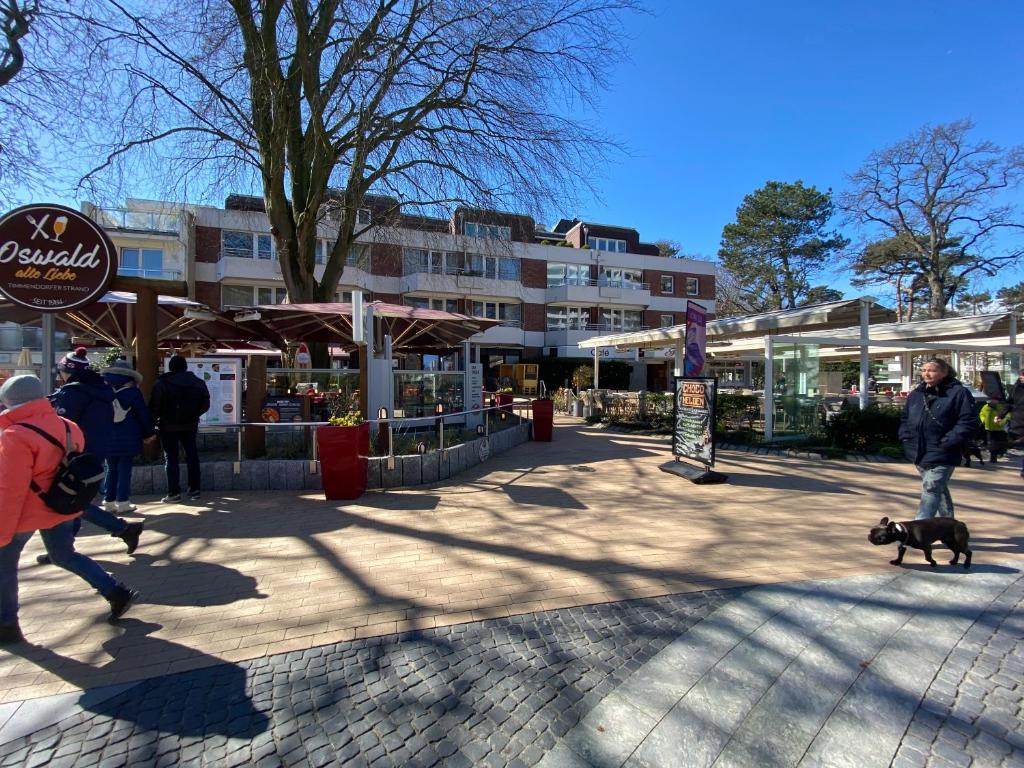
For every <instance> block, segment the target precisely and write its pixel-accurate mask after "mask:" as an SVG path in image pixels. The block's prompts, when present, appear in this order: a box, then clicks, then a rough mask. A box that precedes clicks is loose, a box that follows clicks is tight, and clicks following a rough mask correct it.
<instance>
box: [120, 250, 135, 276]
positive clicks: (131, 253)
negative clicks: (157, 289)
mask: <svg viewBox="0 0 1024 768" xmlns="http://www.w3.org/2000/svg"><path fill="white" fill-rule="evenodd" d="M138 271H139V249H138V248H122V249H121V268H120V269H119V270H118V274H121V275H135V274H138Z"/></svg>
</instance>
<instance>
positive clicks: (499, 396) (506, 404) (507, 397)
mask: <svg viewBox="0 0 1024 768" xmlns="http://www.w3.org/2000/svg"><path fill="white" fill-rule="evenodd" d="M495 394H496V398H495V399H496V400H497V402H498V405H500V406H501V407H502V408H503V409H505V410H506V411H511V410H512V387H501V388H499V389H498V391H497V392H496V393H495Z"/></svg>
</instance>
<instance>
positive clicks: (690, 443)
mask: <svg viewBox="0 0 1024 768" xmlns="http://www.w3.org/2000/svg"><path fill="white" fill-rule="evenodd" d="M717 397H718V380H717V379H715V378H710V377H696V376H690V377H687V376H680V377H677V378H676V380H675V397H674V407H673V409H672V455H673V460H672V461H669V462H666V463H665V464H662V465H661V466H660V469H661V470H662V471H663V472H671V473H672V474H675V475H679V476H680V477H685V478H686V479H687V480H691V481H693V482H694V483H698V484H708V483H724V482H725V481H726V480H728V479H729V476H728V475H724V474H722V473H721V472H715V471H714V470H712V469H711V468H712V467H713V466H714V465H715V402H716V400H717ZM680 459H689V460H690V461H695V462H698V463H700V464H702V465H703V469H698V468H697V467H694V466H691V465H689V464H684V463H683V462H682V461H680Z"/></svg>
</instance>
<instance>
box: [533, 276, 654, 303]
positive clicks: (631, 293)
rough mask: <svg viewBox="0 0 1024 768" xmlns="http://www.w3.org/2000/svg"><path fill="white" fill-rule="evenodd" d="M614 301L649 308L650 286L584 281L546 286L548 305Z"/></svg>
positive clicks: (577, 280)
mask: <svg viewBox="0 0 1024 768" xmlns="http://www.w3.org/2000/svg"><path fill="white" fill-rule="evenodd" d="M616 299H618V300H619V301H621V303H623V304H632V305H637V306H642V307H646V306H649V305H650V303H651V286H650V285H649V284H648V283H631V282H625V281H623V280H584V279H575V280H567V281H564V282H561V283H549V284H548V290H547V303H548V304H559V303H563V304H608V303H609V300H616Z"/></svg>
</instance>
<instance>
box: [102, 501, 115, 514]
mask: <svg viewBox="0 0 1024 768" xmlns="http://www.w3.org/2000/svg"><path fill="white" fill-rule="evenodd" d="M103 511H104V512H117V502H116V501H104V502H103Z"/></svg>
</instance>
